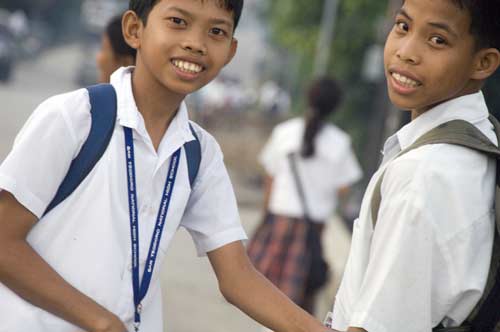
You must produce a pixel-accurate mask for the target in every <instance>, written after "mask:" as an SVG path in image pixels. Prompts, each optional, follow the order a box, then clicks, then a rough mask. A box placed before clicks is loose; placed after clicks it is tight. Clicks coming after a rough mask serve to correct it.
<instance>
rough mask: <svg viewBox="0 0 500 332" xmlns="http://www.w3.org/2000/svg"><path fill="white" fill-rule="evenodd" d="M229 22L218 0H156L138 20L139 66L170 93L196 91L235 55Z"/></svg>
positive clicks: (230, 18)
mask: <svg viewBox="0 0 500 332" xmlns="http://www.w3.org/2000/svg"><path fill="white" fill-rule="evenodd" d="M233 25H234V19H233V13H232V12H230V11H228V10H226V9H225V8H224V7H222V6H220V5H218V1H216V0H204V1H203V0H160V1H158V3H157V4H156V5H155V6H154V7H153V9H152V10H151V12H150V13H149V16H148V18H147V24H146V25H145V26H144V24H142V22H141V23H140V27H139V30H138V35H139V37H138V39H137V43H138V44H137V45H136V46H137V49H138V62H137V63H138V66H139V62H140V63H141V65H142V66H143V67H144V69H145V70H146V71H147V72H149V74H150V75H151V76H152V77H153V78H155V79H156V80H157V81H158V82H160V84H162V85H163V86H164V87H166V88H167V89H168V90H169V91H171V92H173V93H177V94H180V95H186V94H189V93H191V92H194V91H196V90H198V89H200V88H201V87H203V86H204V85H206V84H207V83H209V82H210V81H211V80H212V79H213V78H215V76H217V74H218V73H219V72H220V70H221V69H222V68H223V67H224V66H225V65H226V64H227V63H229V61H231V59H232V58H233V56H234V54H235V52H236V47H237V42H236V39H234V38H233Z"/></svg>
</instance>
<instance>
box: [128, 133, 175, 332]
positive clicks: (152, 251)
mask: <svg viewBox="0 0 500 332" xmlns="http://www.w3.org/2000/svg"><path fill="white" fill-rule="evenodd" d="M123 130H124V131H125V157H126V160H127V184H128V204H129V214H130V235H131V239H132V286H133V290H134V312H135V314H134V328H135V331H136V332H137V331H139V326H140V324H141V311H142V303H141V302H142V300H143V299H144V297H145V296H146V293H147V291H148V288H149V284H150V282H151V276H152V275H153V269H154V266H155V262H156V255H157V253H158V247H159V245H160V239H161V235H162V233H163V226H164V225H165V217H166V216H167V212H168V207H169V205H170V200H171V198H172V191H173V189H174V184H175V178H176V176H177V169H178V166H179V159H180V155H181V149H180V148H179V149H178V150H177V151H176V152H175V153H174V154H173V156H172V158H171V160H170V166H169V169H168V173H167V179H166V181H165V188H164V189H163V196H162V198H161V203H160V210H159V211H158V216H157V217H156V226H155V230H154V232H153V236H152V239H151V244H150V245H149V252H148V256H147V261H146V266H145V267H144V274H143V276H142V282H141V283H140V284H139V224H138V221H139V220H138V213H137V186H136V181H135V160H134V140H133V135H132V129H130V128H127V127H124V128H123Z"/></svg>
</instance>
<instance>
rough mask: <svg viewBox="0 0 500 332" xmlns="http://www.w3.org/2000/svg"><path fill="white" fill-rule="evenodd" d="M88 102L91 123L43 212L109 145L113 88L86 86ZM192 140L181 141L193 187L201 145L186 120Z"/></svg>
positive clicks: (66, 193) (63, 195)
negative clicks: (83, 140) (80, 146)
mask: <svg viewBox="0 0 500 332" xmlns="http://www.w3.org/2000/svg"><path fill="white" fill-rule="evenodd" d="M87 90H88V93H89V101H90V105H91V110H90V115H91V126H90V132H89V136H88V137H87V140H86V141H85V142H84V144H83V145H82V148H81V150H80V152H79V153H78V155H77V156H76V157H75V159H73V161H72V162H71V165H70V167H69V170H68V173H67V174H66V176H65V177H64V179H63V180H62V182H61V184H60V186H59V188H58V190H57V192H56V195H55V196H54V198H53V199H52V201H51V202H50V204H49V205H48V207H47V209H46V210H45V212H44V215H46V214H47V213H48V212H49V211H51V210H52V209H53V208H55V207H56V206H57V205H58V204H59V203H61V202H62V201H64V200H65V199H66V198H67V197H68V196H69V195H71V193H73V191H75V189H76V188H78V186H79V185H80V183H82V181H83V180H84V179H85V178H86V177H87V175H88V174H89V173H90V172H91V171H92V169H93V168H94V166H95V165H96V164H97V162H98V161H99V160H100V159H101V157H102V155H103V154H104V152H105V151H106V148H107V147H108V145H109V142H110V140H111V136H112V135H113V131H114V129H115V124H116V113H117V104H116V91H115V89H114V88H113V86H112V85H111V84H98V85H93V86H90V87H87ZM189 128H190V129H191V133H192V134H193V136H194V137H195V140H193V141H190V142H186V143H185V144H184V151H185V154H186V159H187V165H188V174H189V183H190V185H191V188H193V184H194V181H195V179H196V176H197V175H198V170H199V168H200V162H201V145H200V140H199V139H198V135H196V132H195V131H194V128H193V126H192V125H191V123H190V124H189Z"/></svg>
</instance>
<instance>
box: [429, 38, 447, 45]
mask: <svg viewBox="0 0 500 332" xmlns="http://www.w3.org/2000/svg"><path fill="white" fill-rule="evenodd" d="M431 42H432V43H433V44H436V45H446V40H445V39H444V38H443V37H439V36H434V37H432V38H431Z"/></svg>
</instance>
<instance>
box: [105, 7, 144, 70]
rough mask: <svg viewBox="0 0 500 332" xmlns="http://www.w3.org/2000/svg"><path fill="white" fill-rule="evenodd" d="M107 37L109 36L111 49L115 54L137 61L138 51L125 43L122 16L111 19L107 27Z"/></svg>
mask: <svg viewBox="0 0 500 332" xmlns="http://www.w3.org/2000/svg"><path fill="white" fill-rule="evenodd" d="M106 35H107V36H108V39H109V42H110V43H111V48H113V52H114V53H115V54H117V55H121V56H131V57H133V58H134V60H135V57H136V54H137V51H136V50H135V49H134V48H132V47H130V46H129V45H128V44H127V43H126V42H125V38H124V37H123V31H122V17H121V16H115V17H113V18H112V19H111V21H109V23H108V25H107V26H106Z"/></svg>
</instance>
